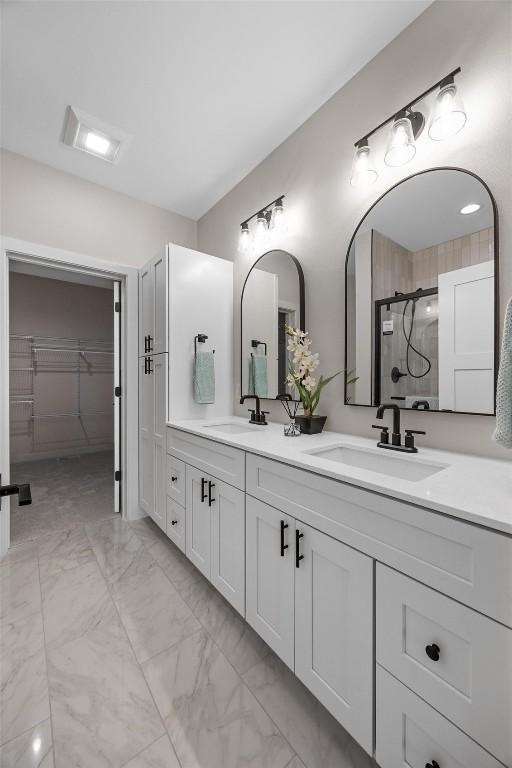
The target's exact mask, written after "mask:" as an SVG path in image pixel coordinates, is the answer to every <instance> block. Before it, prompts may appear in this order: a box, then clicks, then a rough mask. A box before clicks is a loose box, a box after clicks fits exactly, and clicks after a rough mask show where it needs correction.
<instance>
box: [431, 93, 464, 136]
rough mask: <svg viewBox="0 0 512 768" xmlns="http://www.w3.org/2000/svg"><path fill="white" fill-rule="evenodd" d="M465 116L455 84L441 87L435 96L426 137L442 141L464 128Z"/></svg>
mask: <svg viewBox="0 0 512 768" xmlns="http://www.w3.org/2000/svg"><path fill="white" fill-rule="evenodd" d="M466 120H467V116H466V112H465V111H464V106H463V104H462V99H461V98H460V96H459V94H458V92H457V86H456V85H455V83H453V82H452V83H448V84H447V85H445V86H443V87H442V88H441V90H440V91H439V93H438V94H437V98H436V104H435V107H434V112H433V114H432V118H431V120H430V125H429V128H428V135H429V136H430V138H431V139H433V140H434V141H442V140H443V139H448V138H449V137H450V136H455V134H456V133H458V132H459V131H461V130H462V128H464V125H465V124H466Z"/></svg>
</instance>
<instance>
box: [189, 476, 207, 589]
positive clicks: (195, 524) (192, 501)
mask: <svg viewBox="0 0 512 768" xmlns="http://www.w3.org/2000/svg"><path fill="white" fill-rule="evenodd" d="M186 476H187V494H186V496H187V506H186V525H185V543H186V553H187V557H188V559H189V560H191V561H192V562H193V563H194V565H195V566H196V568H198V569H199V570H200V571H201V573H202V574H203V575H204V576H206V578H207V579H209V578H210V573H211V565H210V564H211V527H212V526H211V519H212V509H211V507H209V506H208V480H209V479H210V478H209V477H208V475H207V474H205V473H204V472H200V471H199V470H198V469H195V467H190V466H189V465H187V469H186Z"/></svg>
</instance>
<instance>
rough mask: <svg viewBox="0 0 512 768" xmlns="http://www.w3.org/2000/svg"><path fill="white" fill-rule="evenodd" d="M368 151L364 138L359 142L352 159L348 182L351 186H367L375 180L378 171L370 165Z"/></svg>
mask: <svg viewBox="0 0 512 768" xmlns="http://www.w3.org/2000/svg"><path fill="white" fill-rule="evenodd" d="M370 152H371V150H370V147H369V146H368V142H367V141H366V139H364V140H363V141H361V142H359V144H358V145H357V149H356V153H355V155H354V159H353V161H352V175H351V177H350V183H351V184H352V186H353V187H369V186H370V184H373V183H374V182H375V181H376V180H377V176H378V173H377V171H376V170H375V168H373V167H372V162H371V156H370Z"/></svg>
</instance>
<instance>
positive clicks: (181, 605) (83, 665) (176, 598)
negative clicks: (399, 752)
mask: <svg viewBox="0 0 512 768" xmlns="http://www.w3.org/2000/svg"><path fill="white" fill-rule="evenodd" d="M0 659H1V662H0V765H1V766H2V768H36V767H37V768H85V767H86V766H87V768H370V766H374V765H375V764H374V763H373V762H372V761H371V760H370V758H369V757H368V756H367V755H365V753H364V752H363V751H362V750H361V749H360V748H359V747H358V746H357V744H355V742H354V741H353V740H352V739H351V738H350V737H349V736H348V734H346V732H345V731H343V729H342V728H341V727H340V726H339V725H338V724H337V723H335V721H334V720H333V719H332V718H331V716H330V715H329V714H328V713H327V712H326V711H325V710H324V709H323V707H322V706H321V705H320V704H319V703H318V702H317V701H316V700H315V699H314V698H313V697H312V696H311V695H310V694H309V692H308V691H306V689H305V688H304V687H303V686H302V685H301V683H299V682H298V681H297V680H296V679H295V677H294V676H293V675H292V674H291V673H290V672H289V671H288V670H287V669H286V667H285V666H284V665H283V664H282V663H281V662H280V661H279V660H278V659H277V658H276V657H275V655H274V654H273V653H272V652H271V651H270V649H269V648H268V647H267V646H266V645H265V643H263V641H262V640H261V639H260V638H259V637H258V636H257V635H256V634H255V633H254V632H253V631H252V630H251V629H250V628H249V627H248V625H247V624H246V623H245V622H244V621H243V620H242V619H241V618H240V617H239V616H238V614H237V613H236V612H235V611H234V610H233V609H232V608H231V606H229V605H228V604H227V603H226V602H225V601H224V599H223V598H222V597H221V596H220V595H218V594H217V593H216V592H215V590H213V588H212V587H211V586H210V584H209V583H208V582H207V581H206V580H205V579H204V578H203V576H202V575H201V574H200V573H199V572H198V571H197V570H196V569H195V568H194V567H193V566H192V565H191V564H190V563H189V562H188V560H187V559H186V558H185V557H184V556H183V554H182V553H181V552H180V551H179V550H178V549H177V548H176V547H175V546H174V545H173V544H172V543H171V542H170V541H169V540H168V539H167V537H166V536H164V534H163V533H162V532H161V531H160V530H159V529H158V527H157V526H156V525H154V523H153V522H152V521H150V520H149V519H147V518H146V519H144V520H139V521H135V522H132V523H125V522H123V520H122V519H121V518H120V517H115V518H111V519H107V520H103V521H99V522H95V523H89V524H86V525H83V524H82V525H75V526H74V527H73V528H71V529H69V530H67V531H64V532H62V531H61V532H60V533H59V534H51V535H49V536H45V537H41V538H39V539H37V540H35V541H29V542H26V543H24V544H20V545H18V546H15V547H13V548H11V550H10V552H9V554H8V555H7V557H6V558H4V559H3V560H2V561H0Z"/></svg>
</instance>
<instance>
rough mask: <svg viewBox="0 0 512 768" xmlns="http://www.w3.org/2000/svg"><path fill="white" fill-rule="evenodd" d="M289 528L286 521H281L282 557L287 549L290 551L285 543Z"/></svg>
mask: <svg viewBox="0 0 512 768" xmlns="http://www.w3.org/2000/svg"><path fill="white" fill-rule="evenodd" d="M286 528H288V523H285V521H284V520H281V557H284V551H285V549H288V544H285V543H284V532H285V530H286Z"/></svg>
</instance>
